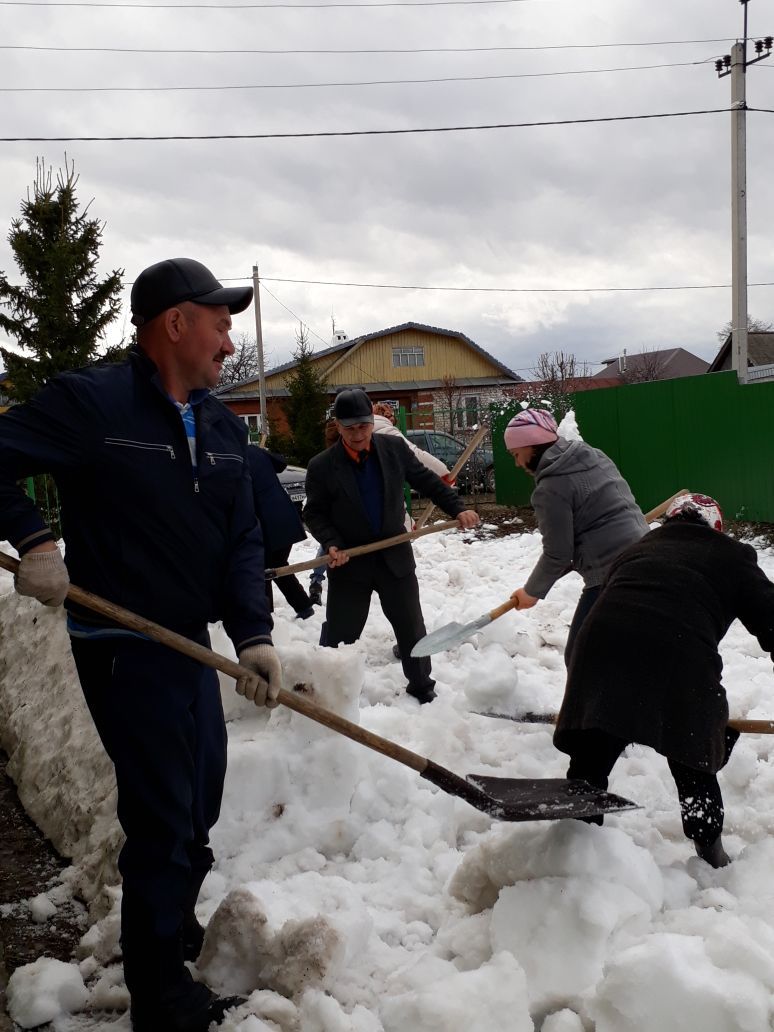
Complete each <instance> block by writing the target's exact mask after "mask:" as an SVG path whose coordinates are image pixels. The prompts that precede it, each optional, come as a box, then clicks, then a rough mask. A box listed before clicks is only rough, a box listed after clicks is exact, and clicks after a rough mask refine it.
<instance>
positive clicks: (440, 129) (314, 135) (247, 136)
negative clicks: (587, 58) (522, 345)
mask: <svg viewBox="0 0 774 1032" xmlns="http://www.w3.org/2000/svg"><path fill="white" fill-rule="evenodd" d="M761 110H764V109H761ZM729 111H731V108H706V109H704V110H700V111H668V112H661V113H659V114H653V115H609V116H607V117H605V118H561V119H556V120H554V121H544V122H501V123H496V124H493V125H448V126H437V127H432V128H419V129H341V130H330V131H327V132H308V133H204V134H193V133H192V134H190V135H182V134H181V135H174V136H0V143H74V142H78V143H125V142H129V143H136V142H159V141H165V142H168V141H173V140H174V141H179V140H303V139H324V138H335V137H346V136H408V135H412V134H418V133H458V132H473V131H481V130H486V129H533V128H537V127H541V126H555V125H599V124H602V123H605V122H637V121H645V120H648V119H658V118H685V117H688V116H691V115H720V114H727V113H728V112H729Z"/></svg>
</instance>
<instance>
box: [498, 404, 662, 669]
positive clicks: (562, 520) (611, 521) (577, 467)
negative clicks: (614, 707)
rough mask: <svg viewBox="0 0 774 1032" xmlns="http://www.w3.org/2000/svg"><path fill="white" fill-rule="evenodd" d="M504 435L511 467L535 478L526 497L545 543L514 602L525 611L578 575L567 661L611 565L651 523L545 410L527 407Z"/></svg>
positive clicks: (609, 470) (597, 455)
mask: <svg viewBox="0 0 774 1032" xmlns="http://www.w3.org/2000/svg"><path fill="white" fill-rule="evenodd" d="M504 437H505V447H506V448H507V449H508V451H509V452H510V453H511V455H512V456H513V459H514V462H515V463H516V465H517V466H518V467H519V468H520V469H523V470H524V472H525V473H527V474H528V475H529V476H531V477H534V478H535V490H534V491H533V492H532V498H531V499H530V500H531V503H532V507H533V509H534V510H535V516H536V518H537V523H538V528H539V530H540V533H541V536H542V538H543V554H542V555H541V557H540V559H539V560H538V562H537V564H536V565H535V568H534V569H533V571H532V573H531V574H530V575H529V577H528V578H527V580H526V582H525V584H524V586H523V587H521V588H518V589H517V590H516V591H514V593H513V595H512V596H511V597H512V598H514V599H515V600H516V601H517V602H518V608H519V609H529V608H530V607H531V606H534V605H535V603H536V602H537V601H538V600H539V599H541V598H545V597H546V595H547V594H548V592H549V591H550V590H551V588H552V587H553V585H554V584H555V583H556V581H557V580H559V578H560V577H563V576H564V575H565V574H566V573H570V572H571V571H572V570H574V571H575V572H576V573H579V574H580V575H581V577H582V578H583V582H584V588H583V591H582V592H581V597H580V600H579V602H578V605H577V608H576V610H575V614H574V616H573V619H572V623H571V625H570V630H569V633H568V636H567V645H566V646H565V662H567V663H569V659H570V653H571V652H572V647H573V644H574V642H575V636H576V634H577V633H578V630H579V628H580V626H581V624H582V622H583V620H584V619H585V617H586V614H587V613H588V612H589V610H590V609H591V607H592V605H593V604H594V602H595V601H596V599H597V596H598V595H599V592H600V590H601V586H602V581H603V580H604V579H605V575H606V574H607V571H608V569H609V567H610V564H611V563H612V561H613V560H614V559H615V558H616V556H617V555H618V554H619V553H620V552H622V551H623V549H624V548H626V547H628V546H629V545H631V544H633V543H634V542H635V541H638V540H639V539H640V538H641V537H642V536H643V534H645V533H646V532H647V529H648V525H647V523H646V522H645V518H644V516H643V515H642V512H641V511H640V508H639V506H638V505H637V503H636V502H635V500H634V496H633V495H632V492H631V490H630V489H629V485H628V484H627V483H626V481H625V480H624V479H623V477H622V476H621V474H620V473H619V472H618V469H617V468H616V466H615V463H613V461H612V460H611V459H609V458H608V457H607V455H605V454H604V452H601V451H600V450H599V449H598V448H592V447H591V445H588V444H586V443H585V442H584V441H568V440H566V439H565V438H562V437H560V436H559V431H558V428H557V425H556V420H555V419H554V417H553V416H552V415H551V413H550V412H547V411H546V410H545V409H531V408H528V409H524V410H523V411H522V412H519V414H518V415H516V416H514V417H513V419H512V420H511V421H510V422H509V423H508V426H507V427H506V428H505V435H504Z"/></svg>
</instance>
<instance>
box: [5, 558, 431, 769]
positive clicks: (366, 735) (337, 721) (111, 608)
mask: <svg viewBox="0 0 774 1032" xmlns="http://www.w3.org/2000/svg"><path fill="white" fill-rule="evenodd" d="M0 567H2V568H3V569H5V570H8V571H9V572H10V573H16V571H17V570H18V568H19V560H18V559H14V558H12V557H11V556H10V555H6V554H5V552H0ZM67 597H68V598H69V599H70V600H71V601H72V602H75V603H77V604H78V605H79V606H86V607H87V608H88V609H93V610H94V611H95V612H97V613H101V614H102V615H103V616H107V617H108V618H109V619H111V620H115V621H116V622H117V623H120V624H123V625H124V626H125V627H130V628H131V629H132V630H133V631H139V632H140V634H144V635H146V636H147V637H148V638H152V639H153V640H154V641H157V642H160V644H162V645H166V646H167V647H168V648H170V649H174V650H175V651H176V652H182V653H183V655H185V656H190V657H191V659H195V660H198V661H199V662H200V663H203V664H204V666H208V667H212V668H214V669H215V670H220V671H221V672H222V673H224V674H228V675H229V677H233V678H238V677H242V676H243V675H244V674H247V673H250V671H249V670H245V668H244V667H241V666H240V665H239V664H238V663H235V662H234V660H233V659H228V658H227V657H226V656H221V655H219V653H217V652H214V651H213V650H212V649H208V648H206V647H205V646H204V645H199V644H198V643H197V642H195V641H191V640H190V638H185V637H183V635H182V634H177V633H176V632H175V631H170V630H168V629H167V628H166V627H162V626H161V625H160V624H157V623H154V622H153V621H152V620H146V618H145V617H144V616H138V615H137V614H136V613H132V612H130V611H129V610H128V609H123V608H122V607H121V606H117V605H115V604H114V603H113V602H108V601H107V599H104V598H100V596H99V595H93V594H92V593H91V592H90V591H85V590H84V589H83V588H79V587H76V585H75V584H71V585H70V587H69V589H68V591H67ZM309 691H311V689H310V688H309V686H308V685H298V686H297V690H296V691H292V692H290V691H287V689H285V688H283V689H281V690H280V693H279V701H280V702H281V703H282V705H283V706H287V707H288V709H292V710H295V711H296V713H303V715H304V716H305V717H309V719H310V720H314V721H316V722H317V723H318V724H323V725H324V726H325V727H329V728H330V729H331V730H332V731H337V732H338V733H339V734H341V735H345V736H346V737H347V738H351V739H352V741H353V742H358V743H359V744H360V745H365V746H366V747H367V748H369V749H373V750H374V751H375V752H378V753H381V754H382V755H383V756H389V757H390V759H392V760H397V761H398V763H402V764H404V765H405V766H406V767H411V769H412V770H415V771H418V772H419V773H420V774H422V773H423V772H424V770H425V768H426V767H427V765H428V763H429V762H430V761H429V760H428V759H427V758H426V757H424V756H419V755H418V754H417V753H413V752H411V751H410V750H409V749H404V748H403V747H402V746H400V745H397V744H396V743H395V742H391V741H389V740H388V739H387V738H381V737H380V736H379V735H375V734H373V732H371V731H366V730H365V728H362V727H360V725H359V724H353V723H352V721H351V720H347V719H346V718H345V717H340V716H339V715H338V713H333V712H332V711H331V710H328V709H325V708H324V707H323V706H319V705H317V703H315V702H312V701H311V699H308V698H306V697H305V694H304V692H309Z"/></svg>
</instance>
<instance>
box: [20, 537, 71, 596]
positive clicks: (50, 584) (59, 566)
mask: <svg viewBox="0 0 774 1032" xmlns="http://www.w3.org/2000/svg"><path fill="white" fill-rule="evenodd" d="M13 584H14V587H15V588H16V590H17V592H18V593H19V594H20V595H30V596H31V597H32V598H36V599H37V600H38V602H42V603H43V605H44V606H61V604H62V603H63V602H64V600H65V596H66V595H67V589H68V588H69V587H70V577H69V576H68V573H67V567H66V566H65V564H64V559H63V558H62V553H61V552H60V551H59V549H58V548H57V549H53V550H52V551H50V552H26V553H25V554H24V555H23V556H22V557H21V559H20V560H19V569H18V570H17V571H16V574H15V576H14V578H13Z"/></svg>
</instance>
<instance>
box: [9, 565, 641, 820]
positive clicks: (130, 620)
mask: <svg viewBox="0 0 774 1032" xmlns="http://www.w3.org/2000/svg"><path fill="white" fill-rule="evenodd" d="M0 567H2V568H3V569H5V570H9V571H10V572H11V573H16V571H17V570H18V568H19V561H18V559H13V558H12V557H11V556H9V555H6V554H5V553H4V552H0ZM67 597H68V598H69V599H70V600H71V601H73V602H75V603H77V604H78V605H80V606H86V607H87V608H88V609H93V610H94V611H95V612H97V613H102V615H103V616H107V617H108V618H109V619H111V620H114V621H116V622H117V623H120V624H123V625H124V626H125V627H130V628H131V629H132V630H134V631H139V632H140V633H141V634H144V635H146V637H148V638H152V639H153V640H154V641H157V642H160V643H161V644H162V645H166V646H167V647H168V648H171V649H175V650H176V651H177V652H182V653H183V654H184V655H186V656H190V657H191V659H195V660H197V661H198V662H200V663H203V664H204V665H205V666H208V667H212V668H213V669H215V670H220V671H222V672H223V673H224V674H228V676H229V677H234V678H238V677H241V676H242V675H243V674H244V673H246V672H247V671H245V669H244V668H243V667H241V666H240V665H239V664H238V663H235V662H234V660H233V659H228V658H227V657H226V656H221V655H219V654H218V653H217V652H213V650H212V649H208V648H206V647H205V646H203V645H199V644H197V643H196V642H194V641H191V640H190V639H189V638H185V637H183V636H182V635H181V634H176V633H175V632H174V631H170V630H168V629H167V628H166V627H162V626H161V625H160V624H157V623H153V621H151V620H146V619H145V618H144V617H142V616H138V615H137V614H136V613H132V612H130V611H129V610H128V609H122V608H121V607H120V606H117V605H115V604H114V603H113V602H108V601H107V600H106V599H104V598H100V597H99V595H94V594H92V593H91V592H90V591H84V589H83V588H78V587H76V586H75V585H74V584H71V585H70V587H69V589H68V591H67ZM311 692H312V688H311V687H310V686H309V685H303V684H299V685H295V686H294V690H293V691H288V690H287V689H285V688H283V689H281V690H280V693H279V702H280V703H282V705H283V706H287V707H288V708H289V709H292V710H295V711H296V713H302V714H303V715H304V716H305V717H309V719H310V720H314V721H316V722H317V723H318V724H323V725H324V726H325V727H328V728H330V729H331V730H332V731H337V732H338V733H339V734H341V735H345V736H346V737H347V738H350V739H352V741H354V742H359V743H360V745H365V746H366V747H367V748H369V749H373V750H374V751H375V752H378V753H381V754H382V755H383V756H389V757H390V758H391V759H393V760H397V762H398V763H402V764H404V765H405V766H406V767H410V768H411V769H412V770H415V771H416V772H417V773H418V774H420V775H421V777H423V778H425V780H427V781H429V782H430V783H431V784H433V785H435V786H436V787H437V788H440V789H441V790H442V791H444V792H448V793H449V795H455V796H458V797H459V798H460V799H464V800H465V802H467V803H469V804H470V805H471V806H474V807H475V808H476V809H477V810H481V811H483V812H484V813H486V814H489V816H491V817H492V818H494V819H496V820H501V821H536V820H558V819H559V818H562V817H592V816H595V815H598V814H603V813H611V812H613V811H618V810H632V809H637V804H636V803H633V802H631V800H629V799H624V798H622V797H621V796H616V795H612V794H611V793H609V792H600V791H598V790H597V789H595V788H594V787H593V786H591V785H588V784H586V782H582V781H566V780H562V779H546V780H544V781H522V780H520V779H516V778H491V777H486V776H478V775H469V776H468V778H467V780H465V779H464V778H461V777H460V776H459V775H457V774H454V773H452V771H450V770H447V769H446V768H445V767H441V766H439V765H438V764H437V763H433V761H432V760H429V759H427V758H426V757H424V756H420V755H418V754H417V753H413V752H410V751H409V750H408V749H404V748H403V747H402V746H400V745H397V744H396V743H395V742H391V741H389V739H387V738H381V737H380V736H379V735H375V734H374V733H373V732H372V731H367V730H366V729H365V728H362V727H360V725H359V724H354V723H352V721H350V720H347V719H346V718H345V717H341V716H339V714H338V713H333V712H332V711H331V710H327V709H325V708H324V707H323V706H319V705H317V703H314V702H312V701H311V699H309V698H307V696H308V695H309V694H310V693H311Z"/></svg>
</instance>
